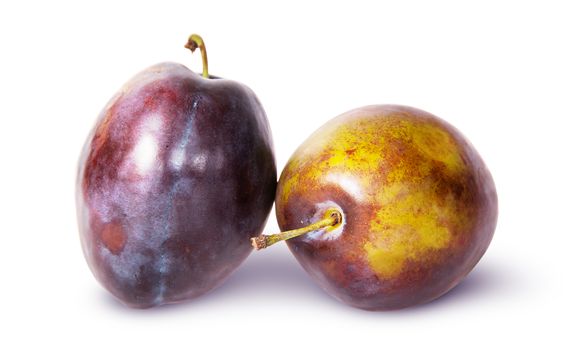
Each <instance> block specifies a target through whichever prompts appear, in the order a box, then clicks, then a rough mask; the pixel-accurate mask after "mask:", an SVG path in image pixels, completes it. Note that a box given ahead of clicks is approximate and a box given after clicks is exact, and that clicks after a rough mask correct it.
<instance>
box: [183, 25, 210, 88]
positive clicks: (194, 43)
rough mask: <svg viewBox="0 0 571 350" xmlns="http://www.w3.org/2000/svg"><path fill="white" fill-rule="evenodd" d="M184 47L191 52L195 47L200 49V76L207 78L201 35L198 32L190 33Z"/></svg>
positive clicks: (206, 59)
mask: <svg viewBox="0 0 571 350" xmlns="http://www.w3.org/2000/svg"><path fill="white" fill-rule="evenodd" d="M184 47H186V48H187V49H189V50H190V51H192V52H194V50H196V48H199V49H200V54H201V56H202V77H203V78H207V79H208V77H209V75H208V57H207V56H206V46H204V40H202V37H201V36H200V35H198V34H192V35H191V36H190V37H188V41H187V42H186V45H184Z"/></svg>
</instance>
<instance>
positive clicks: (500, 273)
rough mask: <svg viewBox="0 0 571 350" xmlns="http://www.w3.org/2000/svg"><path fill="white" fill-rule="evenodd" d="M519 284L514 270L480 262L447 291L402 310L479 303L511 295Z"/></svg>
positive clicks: (423, 310) (422, 309)
mask: <svg viewBox="0 0 571 350" xmlns="http://www.w3.org/2000/svg"><path fill="white" fill-rule="evenodd" d="M521 284H522V281H521V280H520V279H518V277H517V274H515V271H509V270H508V269H507V268H506V267H505V266H501V265H498V264H481V265H478V266H476V268H475V269H474V270H472V272H470V273H469V274H468V276H466V278H464V280H463V281H462V282H460V284H458V285H457V286H456V287H454V288H452V290H450V291H449V292H448V293H446V294H444V295H442V296H441V297H439V298H437V299H435V300H433V301H431V302H428V303H425V304H422V305H417V306H413V307H411V308H408V309H404V310H402V311H403V313H409V312H412V313H414V312H423V313H424V312H430V311H432V310H441V309H444V308H448V307H455V306H457V305H462V304H472V303H481V302H485V301H486V300H488V299H492V298H497V297H502V296H509V295H513V294H514V293H517V291H518V290H521V289H522V286H521ZM397 312H398V311H397Z"/></svg>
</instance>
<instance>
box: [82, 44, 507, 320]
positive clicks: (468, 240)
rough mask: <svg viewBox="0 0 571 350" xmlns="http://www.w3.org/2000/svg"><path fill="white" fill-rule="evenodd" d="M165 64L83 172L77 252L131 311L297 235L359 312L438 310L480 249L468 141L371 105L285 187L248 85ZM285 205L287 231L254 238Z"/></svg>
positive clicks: (317, 269)
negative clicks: (434, 304)
mask: <svg viewBox="0 0 571 350" xmlns="http://www.w3.org/2000/svg"><path fill="white" fill-rule="evenodd" d="M187 47H188V48H190V49H191V50H194V49H196V48H197V47H200V49H201V53H202V57H203V77H202V78H201V77H199V76H197V75H196V74H194V73H192V72H191V71H189V70H188V69H187V68H185V67H184V66H181V65H178V64H173V63H163V64H159V65H156V66H153V67H151V68H149V69H147V70H145V71H143V72H142V73H140V74H139V75H137V76H136V77H135V78H133V79H132V80H131V81H130V82H129V83H127V85H126V86H125V87H124V88H123V89H122V91H121V92H120V93H119V94H117V95H116V96H115V97H114V98H113V99H112V100H111V101H110V102H109V104H108V105H107V107H105V109H104V110H103V112H102V113H101V116H100V118H99V120H98V122H97V124H96V126H95V128H94V130H93V133H92V135H90V137H89V138H88V141H87V143H86V145H85V148H84V150H83V153H82V158H81V160H80V169H79V174H78V187H77V188H78V192H77V204H78V217H79V224H80V232H81V238H82V246H83V250H84V253H85V256H86V259H87V261H88V264H89V265H90V267H91V269H92V271H93V273H94V274H95V276H96V278H97V279H98V280H99V281H100V282H101V283H102V284H103V285H104V286H105V287H106V288H107V289H108V290H109V291H110V292H111V293H113V294H114V295H115V296H116V297H118V298H119V299H120V300H121V301H122V302H124V303H125V304H127V305H130V306H134V307H151V306H154V305H159V304H163V303H172V302H177V301H180V300H184V299H188V298H192V297H196V296H198V295H200V294H203V293H205V292H206V291H208V290H210V289H212V288H214V287H216V286H217V285H218V284H220V283H221V282H222V281H223V280H224V278H225V277H226V276H228V275H229V274H230V272H232V271H233V270H234V269H235V268H236V267H237V266H238V265H239V264H240V263H241V262H242V261H243V260H244V259H245V258H246V256H247V255H248V254H249V253H250V251H251V247H250V246H249V237H251V236H256V235H258V236H257V237H255V238H253V239H252V242H253V244H254V246H255V247H256V248H258V249H259V248H263V247H266V246H268V245H271V244H273V243H275V242H277V241H279V240H283V239H289V240H288V245H289V247H290V249H291V251H292V252H293V254H294V255H295V256H296V258H297V259H298V261H299V262H300V263H301V264H302V266H303V267H304V268H305V269H306V270H307V271H308V273H309V274H310V275H311V276H312V277H313V278H314V279H315V280H316V281H317V282H318V283H319V284H320V285H321V286H322V287H323V288H324V289H325V290H326V291H327V292H329V293H330V294H332V295H333V296H335V297H336V298H338V299H340V300H342V301H344V302H346V303H348V304H350V305H353V306H356V307H360V308H364V309H373V310H378V309H395V308H402V307H406V306H410V305H414V304H417V303H422V302H426V301H429V300H431V299H434V298H436V297H438V296H440V295H442V294H443V293H445V292H446V291H448V290H449V289H451V288H452V287H453V286H454V285H456V284H457V283H459V282H460V280H461V279H462V278H463V277H464V276H465V275H466V274H467V273H468V272H469V271H470V270H471V269H472V268H473V267H474V266H475V264H476V263H477V262H478V260H479V259H480V257H481V256H482V255H483V253H484V252H485V250H486V248H487V246H488V245H489V243H490V240H491V238H492V235H493V231H494V228H495V223H496V218H497V199H496V193H495V188H494V184H493V181H492V178H491V175H490V173H489V172H488V170H487V169H486V167H485V165H484V163H483V161H482V159H481V158H480V157H479V155H478V154H477V152H476V151H475V149H474V148H473V147H472V146H471V145H470V144H469V143H468V142H467V141H466V139H465V138H464V137H463V136H462V135H461V134H460V133H459V132H458V131H457V130H456V129H454V128H453V127H452V126H450V125H449V124H447V123H445V122H444V121H442V120H440V119H438V118H436V117H434V116H432V115H430V114H428V113H426V112H422V111H420V110H417V109H413V108H408V107H401V106H389V105H385V106H369V107H365V108H361V109H356V110H353V111H350V112H347V113H345V114H343V115H341V116H339V117H337V118H335V119H333V120H332V121H330V122H329V123H327V124H325V125H324V126H323V127H322V128H320V129H319V130H317V131H316V132H315V133H314V134H313V135H312V136H311V137H310V138H309V139H308V140H307V141H306V142H305V143H304V144H303V145H301V146H300V148H299V149H298V150H297V151H296V152H295V153H294V155H293V156H292V158H291V159H290V161H289V162H288V164H287V165H286V167H285V169H284V171H283V173H282V175H281V177H280V182H279V184H278V188H277V194H276V191H275V186H276V167H275V161H274V155H273V146H272V141H271V133H270V129H269V126H268V122H267V119H266V116H265V114H264V111H263V109H262V107H261V105H260V103H259V102H258V100H257V99H256V97H255V95H254V94H253V92H251V91H250V90H249V89H248V88H247V87H245V86H243V85H241V84H238V83H235V82H230V81H227V80H223V79H217V78H214V77H211V76H209V75H208V70H207V60H206V51H205V49H204V44H203V42H202V39H201V38H200V37H198V36H196V35H193V36H191V37H190V38H189V42H188V44H187ZM274 195H276V214H277V218H278V223H279V225H280V228H281V229H283V230H293V231H286V232H284V233H282V234H278V235H271V236H265V235H259V234H260V233H261V231H262V229H263V226H264V223H265V221H266V219H267V216H268V213H269V211H270V208H271V205H272V203H273V200H274Z"/></svg>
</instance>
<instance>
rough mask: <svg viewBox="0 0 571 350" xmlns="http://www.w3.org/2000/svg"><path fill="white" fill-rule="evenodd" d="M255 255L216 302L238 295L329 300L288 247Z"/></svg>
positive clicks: (227, 285)
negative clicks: (297, 296)
mask: <svg viewBox="0 0 571 350" xmlns="http://www.w3.org/2000/svg"><path fill="white" fill-rule="evenodd" d="M272 248H273V249H272V250H268V251H259V252H254V253H253V254H252V255H251V256H250V257H249V258H248V260H247V261H246V262H245V263H244V264H243V265H242V266H241V267H240V268H239V269H238V270H237V271H235V273H234V274H232V275H231V276H230V278H229V279H228V280H227V281H226V283H225V284H224V285H222V286H221V287H220V288H218V289H217V290H216V291H214V292H213V293H211V294H212V296H213V297H216V298H231V297H232V296H235V295H237V294H238V295H241V294H248V295H251V294H252V293H255V294H268V295H273V296H276V298H279V299H282V296H283V298H284V299H285V298H287V296H290V297H291V295H299V296H303V298H329V296H328V295H327V294H325V292H323V291H322V290H321V289H320V288H319V287H318V286H317V284H315V282H313V281H312V280H311V278H310V277H309V276H308V275H307V273H306V272H305V271H304V270H303V268H302V267H301V266H300V265H299V263H298V262H297V261H296V260H295V258H294V257H293V255H292V254H291V253H290V252H289V251H288V250H287V249H286V248H285V247H279V249H277V248H278V247H275V248H274V247H272Z"/></svg>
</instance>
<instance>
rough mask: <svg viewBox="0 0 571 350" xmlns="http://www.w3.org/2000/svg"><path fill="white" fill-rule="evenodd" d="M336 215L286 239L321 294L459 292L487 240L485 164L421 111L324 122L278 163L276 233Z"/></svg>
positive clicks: (388, 108)
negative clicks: (332, 211)
mask: <svg viewBox="0 0 571 350" xmlns="http://www.w3.org/2000/svg"><path fill="white" fill-rule="evenodd" d="M328 208H336V209H337V210H339V211H340V212H341V213H342V216H343V222H342V223H341V225H339V227H337V228H334V229H332V230H331V229H323V230H318V231H313V232H310V233H308V234H305V235H302V236H300V237H297V238H294V239H290V240H288V241H287V242H288V246H289V248H290V250H291V251H292V253H293V254H294V255H295V257H296V258H297V260H298V261H299V262H300V263H301V265H302V266H303V267H304V269H305V270H306V271H307V272H308V273H309V274H310V275H311V276H312V277H313V279H314V280H315V281H317V283H318V284H319V285H320V286H321V287H322V288H323V289H324V290H325V291H326V292H328V293H329V294H331V295H332V296H334V297H335V298H337V299H338V300H340V301H342V302H345V303H347V304H349V305H351V306H354V307H358V308H362V309H366V310H392V309H400V308H404V307H409V306H412V305H416V304H420V303H425V302H428V301H430V300H433V299H435V298H437V297H439V296H441V295H442V294H444V293H446V292H447V291H449V290H450V289H451V288H453V287H454V286H456V285H457V284H458V283H459V282H460V281H461V280H462V279H463V278H464V277H465V276H466V275H467V274H468V273H469V272H470V271H471V270H472V269H473V267H474V266H475V265H476V263H477V262H478V261H479V260H480V258H481V257H482V256H483V254H484V252H485V251H486V249H487V248H488V245H489V244H490V241H491V239H492V236H493V233H494V230H495V226H496V221H497V215H498V203H497V195H496V189H495V185H494V182H493V180H492V177H491V174H490V172H489V171H488V169H487V167H486V165H485V164H484V162H483V160H482V159H481V157H480V156H479V154H478V153H477V151H476V150H475V149H474V147H473V146H472V145H471V144H470V143H469V142H468V141H467V140H466V138H465V137H464V136H463V135H462V134H461V133H460V132H459V131H458V130H457V129H456V128H454V127H453V126H451V125H450V124H448V123H446V122H445V121H443V120H441V119H439V118H437V117H435V116H433V115H431V114H429V113H427V112H424V111H421V110H418V109H415V108H411V107H405V106H396V105H376V106H367V107H362V108H358V109H355V110H352V111H349V112H347V113H344V114H342V115H340V116H338V117H337V118H334V119H332V120H331V121H329V122H328V123H326V124H325V125H324V126H322V127H321V128H320V129H318V130H317V131H316V132H315V133H314V134H313V135H311V136H310V137H309V138H308V139H307V140H306V141H305V142H304V143H303V144H302V145H301V146H300V147H299V148H298V149H297V151H296V152H295V153H294V154H293V156H292V157H291V159H290V160H289V162H288V163H287V165H286V167H285V168H284V170H283V172H282V174H281V177H280V181H279V184H278V190H277V193H276V215H277V219H278V223H279V225H280V228H281V229H282V230H291V229H295V228H299V227H303V226H306V225H308V224H310V223H313V222H316V221H318V220H320V219H321V218H322V217H323V215H324V212H325V211H326V210H327V209H328Z"/></svg>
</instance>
